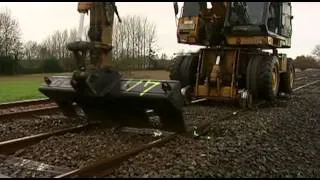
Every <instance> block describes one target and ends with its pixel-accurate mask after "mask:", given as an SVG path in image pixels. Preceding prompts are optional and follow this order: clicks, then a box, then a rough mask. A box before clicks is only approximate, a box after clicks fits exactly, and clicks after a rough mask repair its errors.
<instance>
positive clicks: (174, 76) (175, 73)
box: [169, 56, 186, 80]
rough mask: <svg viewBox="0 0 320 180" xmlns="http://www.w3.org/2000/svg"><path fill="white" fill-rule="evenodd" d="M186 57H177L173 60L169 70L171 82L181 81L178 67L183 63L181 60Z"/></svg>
mask: <svg viewBox="0 0 320 180" xmlns="http://www.w3.org/2000/svg"><path fill="white" fill-rule="evenodd" d="M185 57H186V56H177V57H176V58H175V59H174V63H173V65H172V67H171V69H170V75H169V77H170V79H171V80H179V79H181V77H180V76H181V75H180V65H181V63H182V61H183V59H184V58H185Z"/></svg>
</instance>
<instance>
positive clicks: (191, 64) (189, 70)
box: [169, 54, 198, 88]
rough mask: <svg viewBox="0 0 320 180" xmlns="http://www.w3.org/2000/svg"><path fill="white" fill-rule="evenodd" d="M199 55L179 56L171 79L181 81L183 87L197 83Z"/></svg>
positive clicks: (172, 70)
mask: <svg viewBox="0 0 320 180" xmlns="http://www.w3.org/2000/svg"><path fill="white" fill-rule="evenodd" d="M197 60H198V55H197V54H194V55H188V56H178V57H177V58H176V62H175V63H174V65H173V68H172V69H171V72H170V75H169V77H170V79H171V80H177V81H180V83H181V87H182V88H183V87H186V86H188V85H191V86H192V85H194V84H195V83H196V72H197V65H198V64H197V62H198V61H197Z"/></svg>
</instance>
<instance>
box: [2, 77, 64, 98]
mask: <svg viewBox="0 0 320 180" xmlns="http://www.w3.org/2000/svg"><path fill="white" fill-rule="evenodd" d="M46 75H52V74H35V75H21V76H0V103H3V102H11V101H20V100H27V99H35V98H45V96H44V95H43V94H42V93H40V92H39V90H38V88H39V87H40V85H41V84H42V83H43V77H44V76H46ZM60 75H61V74H60Z"/></svg>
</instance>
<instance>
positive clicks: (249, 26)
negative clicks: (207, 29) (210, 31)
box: [225, 2, 293, 38]
mask: <svg viewBox="0 0 320 180" xmlns="http://www.w3.org/2000/svg"><path fill="white" fill-rule="evenodd" d="M228 6H229V8H228V12H227V17H226V21H225V33H226V34H232V35H235V34H236V35H250V36H252V35H274V36H282V37H284V38H290V37H291V34H292V24H291V20H292V18H293V16H292V15H291V13H292V12H291V9H292V7H291V3H290V2H281V3H279V2H232V3H229V5H228Z"/></svg>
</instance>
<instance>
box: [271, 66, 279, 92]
mask: <svg viewBox="0 0 320 180" xmlns="http://www.w3.org/2000/svg"><path fill="white" fill-rule="evenodd" d="M277 84H278V78H277V71H276V70H275V69H274V70H273V71H272V90H273V92H276V89H277Z"/></svg>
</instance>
